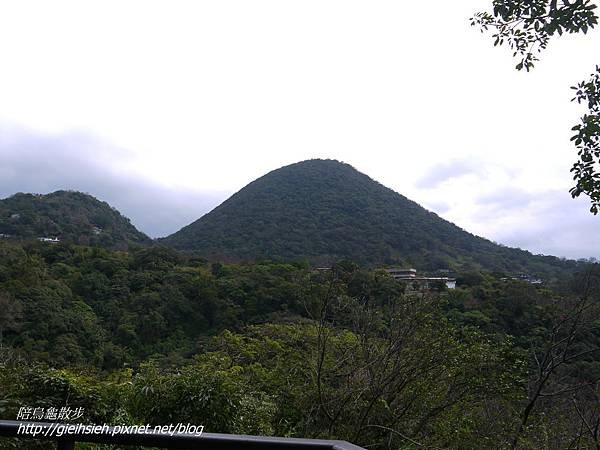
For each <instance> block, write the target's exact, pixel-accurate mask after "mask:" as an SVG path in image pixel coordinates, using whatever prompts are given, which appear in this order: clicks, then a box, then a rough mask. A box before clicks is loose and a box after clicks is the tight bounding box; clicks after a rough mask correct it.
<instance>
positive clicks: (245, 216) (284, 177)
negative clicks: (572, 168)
mask: <svg viewBox="0 0 600 450" xmlns="http://www.w3.org/2000/svg"><path fill="white" fill-rule="evenodd" d="M162 242H163V243H164V244H166V245H170V246H173V247H175V248H178V249H182V250H193V251H196V252H198V253H199V254H200V255H202V256H205V257H207V258H210V259H213V260H221V261H240V260H260V259H265V258H268V259H274V260H286V261H289V260H297V261H302V260H309V261H310V262H312V263H314V264H317V265H329V264H331V263H332V262H335V261H338V260H341V259H350V260H352V261H355V262H358V263H361V264H370V265H377V264H407V265H412V266H414V267H417V268H418V269H419V270H437V269H440V268H454V269H465V268H474V269H481V268H485V269H487V270H490V271H494V270H495V271H501V272H505V273H509V274H516V273H520V272H526V273H533V274H536V275H537V276H541V277H544V278H546V279H551V278H554V277H557V276H558V274H560V273H563V271H564V270H569V269H573V268H575V266H576V263H574V262H569V261H561V260H559V259H558V258H554V257H551V256H534V255H532V254H530V253H529V252H526V251H522V250H518V249H512V248H507V247H503V246H500V245H497V244H494V243H493V242H490V241H488V240H486V239H482V238H480V237H477V236H474V235H472V234H470V233H467V232H466V231H464V230H462V229H460V228H459V227H457V226H455V225H453V224H451V223H449V222H447V221H445V220H443V219H441V218H440V217H439V216H437V215H436V214H434V213H432V212H429V211H427V210H425V209H423V208H422V207H420V206H419V205H418V204H416V203H414V202H412V201H410V200H408V199H407V198H405V197H403V196H401V195H399V194H397V193H396V192H394V191H392V190H390V189H388V188H386V187H384V186H382V185H381V184H379V183H377V182H375V181H373V180H372V179H371V178H369V177H368V176H366V175H364V174H362V173H360V172H358V171H356V170H355V169H354V168H352V167H351V166H349V165H347V164H343V163H340V162H337V161H332V160H310V161H304V162H301V163H297V164H293V165H290V166H286V167H283V168H281V169H278V170H275V171H273V172H271V173H269V174H267V175H265V176H264V177H262V178H259V179H258V180H256V181H254V182H252V183H250V184H249V185H248V186H246V187H245V188H244V189H242V190H241V191H240V192H238V193H237V194H235V195H233V196H232V197H231V198H229V199H228V200H227V201H225V202H224V203H223V204H222V205H220V206H219V207H217V208H216V209H214V210H213V211H211V212H210V213H208V214H207V215H205V216H203V217H202V218H200V219H199V220H197V221H196V222H194V223H192V224H191V225H188V226H187V227H185V228H183V229H182V230H180V231H178V232H177V233H175V234H173V235H171V236H169V237H167V238H165V239H164V240H162Z"/></svg>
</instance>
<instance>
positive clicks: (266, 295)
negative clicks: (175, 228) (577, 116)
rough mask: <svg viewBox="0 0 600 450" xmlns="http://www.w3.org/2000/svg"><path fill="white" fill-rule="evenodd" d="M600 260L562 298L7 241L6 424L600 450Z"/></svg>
mask: <svg viewBox="0 0 600 450" xmlns="http://www.w3.org/2000/svg"><path fill="white" fill-rule="evenodd" d="M599 267H600V266H598V265H596V266H594V267H590V268H588V269H587V272H586V273H584V274H581V275H580V276H579V277H578V278H575V279H574V280H572V281H573V282H572V283H564V285H563V286H562V287H561V290H560V291H550V290H548V289H547V288H545V287H543V286H532V285H530V284H527V283H523V282H516V281H502V280H499V279H497V278H495V277H493V276H491V275H490V274H485V273H483V274H476V273H471V274H459V275H460V276H459V278H458V284H459V287H458V288H457V289H455V290H448V291H445V290H442V291H439V292H412V291H409V290H405V285H404V284H403V283H400V282H397V281H395V280H393V279H392V278H391V277H390V276H389V275H388V274H387V273H386V272H385V271H382V270H366V269H361V268H359V267H358V266H357V265H355V264H351V263H348V262H346V263H343V264H338V265H336V266H335V267H334V268H333V270H330V271H314V270H311V269H310V268H309V267H307V266H306V265H302V264H286V263H258V264H242V265H237V264H225V265H223V264H219V263H213V264H209V263H207V262H205V261H202V260H200V259H196V258H194V257H190V256H189V255H187V256H186V255H183V254H180V253H178V252H176V251H174V250H172V249H165V248H160V247H151V248H140V249H137V250H134V251H131V252H120V251H118V252H117V251H108V250H106V249H103V248H100V247H88V246H73V245H66V244H62V243H61V244H56V245H45V244H43V243H39V242H27V243H24V244H20V243H15V242H12V243H11V242H0V418H2V419H14V418H15V417H16V415H17V412H18V410H19V407H21V406H32V407H37V406H42V407H49V406H52V407H57V408H60V407H62V406H66V405H68V406H70V407H81V408H84V409H85V416H84V417H83V418H81V419H80V420H81V421H82V422H87V423H113V424H135V423H144V424H145V423H149V424H152V425H158V424H168V423H171V422H183V423H188V422H189V423H192V424H199V425H200V424H201V425H204V426H205V427H206V429H205V431H207V432H225V433H242V434H262V435H279V436H296V437H316V438H334V439H344V440H350V441H352V442H355V443H357V444H359V445H362V446H365V447H367V448H373V449H377V450H388V449H394V448H417V447H418V448H421V447H423V448H448V449H481V448H511V443H513V442H515V439H518V440H519V443H520V445H518V446H515V447H513V448H522V449H533V448H536V449H537V448H568V446H569V443H570V442H572V441H573V440H574V439H577V440H578V442H579V443H580V448H595V447H597V444H598V439H597V436H594V435H593V433H589V432H587V430H586V429H585V428H583V423H582V419H581V417H580V416H579V415H578V412H580V413H581V415H582V416H583V417H584V418H585V420H586V421H587V422H588V423H595V422H593V421H595V420H598V419H599V418H600V408H599V407H598V406H599V403H598V401H597V399H598V394H599V391H598V380H599V379H600V354H599V353H598V350H599V349H600V322H599V321H598V317H600V313H599V307H600V303H599V299H600V297H599V295H600V272H599V270H598V269H599ZM540 374H541V376H540ZM536 393H541V395H542V397H540V396H538V397H536ZM530 405H532V406H530ZM415 442H417V443H419V445H418V446H417V447H415V444H414V443H415ZM0 446H1V447H2V448H7V447H6V446H5V442H3V440H2V439H0ZM8 448H19V449H28V450H30V449H33V448H36V449H38V448H42V449H43V448H47V446H46V447H44V446H43V445H42V446H39V447H35V446H28V445H26V444H25V443H24V442H19V443H15V445H14V446H13V447H11V446H10V443H9V447H8Z"/></svg>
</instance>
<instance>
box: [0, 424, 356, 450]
mask: <svg viewBox="0 0 600 450" xmlns="http://www.w3.org/2000/svg"><path fill="white" fill-rule="evenodd" d="M28 425H29V426H34V427H41V428H36V431H39V433H37V434H36V435H35V437H34V436H33V434H32V433H24V432H23V430H24V427H26V426H28ZM72 425H73V424H58V423H47V422H20V421H15V420H0V438H3V437H4V438H19V439H34V440H47V441H53V442H55V443H56V445H57V447H56V448H57V449H58V450H74V449H75V443H77V442H88V443H96V444H117V445H137V446H142V447H158V448H166V449H186V450H191V449H200V450H265V449H268V450H364V449H362V448H361V447H358V446H356V445H353V444H350V443H348V442H344V441H327V440H321V439H296V438H278V437H263V436H242V435H235V434H219V433H202V434H201V435H200V436H197V435H194V434H173V435H171V434H169V433H141V432H129V433H121V432H119V433H113V427H105V428H104V429H103V431H102V433H97V434H93V433H89V432H85V431H81V432H73V433H64V434H63V435H62V436H60V437H59V436H57V435H56V432H55V431H56V430H57V429H58V428H59V427H61V426H62V427H63V428H62V430H67V427H69V426H72ZM29 429H30V430H31V428H29ZM52 429H54V432H52Z"/></svg>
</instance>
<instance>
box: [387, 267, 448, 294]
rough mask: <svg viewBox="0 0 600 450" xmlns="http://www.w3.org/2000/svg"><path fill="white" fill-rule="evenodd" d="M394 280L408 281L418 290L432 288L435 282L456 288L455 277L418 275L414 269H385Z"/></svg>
mask: <svg viewBox="0 0 600 450" xmlns="http://www.w3.org/2000/svg"><path fill="white" fill-rule="evenodd" d="M386 272H387V273H389V274H390V275H391V276H392V277H393V278H394V279H395V280H399V281H408V282H410V283H411V284H412V285H413V286H415V287H417V288H418V289H420V290H428V289H434V288H435V285H436V284H442V285H445V286H446V288H448V289H455V288H456V278H450V277H419V276H417V271H416V269H399V268H391V269H386Z"/></svg>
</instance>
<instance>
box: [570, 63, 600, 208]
mask: <svg viewBox="0 0 600 450" xmlns="http://www.w3.org/2000/svg"><path fill="white" fill-rule="evenodd" d="M571 89H574V90H575V97H574V98H573V100H572V101H577V103H582V102H583V103H584V104H585V103H587V107H588V111H589V112H588V113H587V114H584V116H583V117H582V118H581V120H580V123H579V124H578V125H575V126H574V127H573V131H575V132H576V133H575V134H574V135H573V137H571V140H572V141H575V145H576V146H577V154H578V156H579V159H578V160H577V162H575V164H573V168H572V169H571V172H573V179H574V180H575V181H576V183H577V184H576V185H575V187H573V188H572V189H571V191H570V192H571V195H572V196H573V197H578V196H579V195H580V194H586V195H588V196H589V197H590V200H591V202H592V206H591V208H590V211H591V212H592V213H594V214H597V213H598V210H599V208H600V173H599V169H600V145H599V144H600V66H596V71H595V72H594V73H592V74H591V75H590V78H589V79H588V80H587V81H582V82H581V83H579V84H578V85H577V86H573V87H571Z"/></svg>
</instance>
